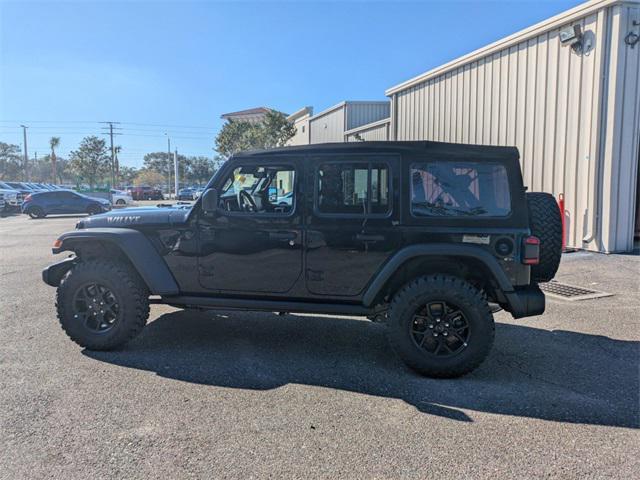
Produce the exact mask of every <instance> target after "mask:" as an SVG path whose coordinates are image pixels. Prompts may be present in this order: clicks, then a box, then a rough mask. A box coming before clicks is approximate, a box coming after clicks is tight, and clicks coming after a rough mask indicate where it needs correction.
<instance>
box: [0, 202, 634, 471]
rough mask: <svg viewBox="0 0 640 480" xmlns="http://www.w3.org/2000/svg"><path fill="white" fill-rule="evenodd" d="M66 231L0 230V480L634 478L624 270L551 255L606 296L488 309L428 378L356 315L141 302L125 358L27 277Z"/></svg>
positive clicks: (13, 220) (629, 302)
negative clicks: (456, 371) (543, 306)
mask: <svg viewBox="0 0 640 480" xmlns="http://www.w3.org/2000/svg"><path fill="white" fill-rule="evenodd" d="M76 221H77V218H74V217H58V218H46V219H43V220H31V219H29V218H27V217H26V216H24V215H21V216H10V217H7V218H0V261H1V263H0V478H2V479H21V478H29V479H32V478H36V479H37V478H60V479H75V478H83V479H86V478H127V479H133V478H216V479H218V478H242V479H248V478H304V479H309V478H362V479H372V478H414V479H425V478H474V479H477V478H493V479H497V478H500V479H503V478H534V477H535V478H539V477H549V478H624V479H630V478H638V472H640V434H639V428H640V411H639V401H640V400H639V392H640V380H639V379H640V285H639V278H640V275H639V274H640V257H639V256H637V255H600V254H591V253H582V252H578V253H573V254H567V255H565V256H564V258H563V263H562V265H561V270H560V274H559V276H558V279H559V280H562V281H566V282H568V283H572V284H576V285H580V286H584V287H589V288H593V289H596V290H603V291H606V292H610V293H615V295H614V296H612V297H606V298H600V299H594V300H584V301H580V302H568V301H560V300H553V299H551V300H548V305H547V312H546V313H545V314H544V315H542V316H539V317H533V318H528V319H522V320H513V319H512V318H511V317H510V315H508V314H505V313H504V312H500V313H497V314H496V321H497V327H496V341H495V347H494V349H493V351H492V353H491V354H490V356H489V358H488V359H487V360H486V361H485V363H484V364H483V365H482V366H481V367H480V368H479V369H478V370H477V371H475V372H473V373H472V374H470V375H467V376H466V377H464V378H461V379H456V380H432V379H427V378H423V377H420V376H418V375H416V374H414V373H412V372H411V371H409V370H408V369H407V368H405V367H404V365H403V364H402V363H401V362H400V361H399V360H398V359H397V358H396V357H395V356H394V355H393V353H392V352H391V351H390V350H389V348H388V347H387V343H386V340H385V337H384V327H383V326H382V325H379V324H373V323H370V322H368V321H365V320H363V319H357V318H338V317H332V316H310V315H287V316H283V317H280V316H277V315H275V314H268V313H240V312H220V311H216V312H206V313H198V312H189V311H180V310H176V309H173V308H170V307H165V306H152V309H151V318H150V323H149V324H148V325H147V327H146V328H145V330H144V331H143V332H142V334H141V335H140V336H139V337H138V338H136V339H135V340H134V341H132V342H131V343H130V344H129V345H128V346H127V347H126V348H124V349H123V350H120V351H115V352H91V351H87V350H83V349H82V348H80V347H78V346H77V345H76V344H74V343H72V342H71V341H70V340H69V339H68V338H67V337H66V336H65V334H64V332H63V331H62V330H61V329H60V327H59V325H58V322H57V319H56V316H55V309H54V293H55V291H54V289H53V288H51V287H49V286H47V285H45V284H44V283H43V282H42V280H41V277H40V271H41V269H42V268H43V267H44V266H46V265H47V264H49V263H53V262H54V261H57V260H58V258H59V257H60V256H54V255H52V254H51V249H50V247H51V244H52V243H53V241H54V240H55V238H56V236H57V235H58V234H59V233H62V232H63V231H66V230H69V229H72V228H73V226H74V224H75V222H76Z"/></svg>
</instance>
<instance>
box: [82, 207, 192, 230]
mask: <svg viewBox="0 0 640 480" xmlns="http://www.w3.org/2000/svg"><path fill="white" fill-rule="evenodd" d="M189 211H190V209H188V208H184V207H141V208H125V209H123V210H116V211H111V212H107V213H103V214H100V215H94V216H91V217H87V218H83V219H82V220H79V221H78V223H77V224H76V228H105V227H110V228H136V227H152V226H159V227H162V226H169V227H170V226H177V225H181V224H184V223H185V222H186V221H187V216H188V215H189Z"/></svg>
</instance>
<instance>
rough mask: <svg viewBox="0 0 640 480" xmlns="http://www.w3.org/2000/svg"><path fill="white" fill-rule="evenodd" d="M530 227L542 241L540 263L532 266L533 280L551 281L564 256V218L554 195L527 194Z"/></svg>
mask: <svg viewBox="0 0 640 480" xmlns="http://www.w3.org/2000/svg"><path fill="white" fill-rule="evenodd" d="M527 207H528V209H529V227H530V228H531V234H532V235H535V236H536V237H538V238H539V239H540V263H539V264H538V265H532V266H531V279H532V280H534V281H536V282H548V281H549V280H551V279H552V278H553V277H554V276H555V274H556V272H557V271H558V267H559V266H560V257H561V255H562V218H561V216H560V215H561V213H560V208H559V207H558V204H557V202H556V199H555V198H554V197H553V195H551V194H549V193H544V192H531V193H527Z"/></svg>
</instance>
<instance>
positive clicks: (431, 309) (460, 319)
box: [411, 301, 471, 357]
mask: <svg viewBox="0 0 640 480" xmlns="http://www.w3.org/2000/svg"><path fill="white" fill-rule="evenodd" d="M470 332H471V329H470V326H469V322H468V321H467V319H466V317H465V316H464V313H463V312H462V310H460V308H459V307H458V306H456V305H453V304H451V303H448V302H445V301H435V302H429V303H427V304H426V305H424V306H423V307H421V308H419V309H418V310H417V311H416V313H415V315H414V316H413V322H412V324H411V338H412V339H413V342H414V344H415V345H416V346H417V347H418V348H420V349H421V350H423V351H424V352H425V353H427V354H429V355H433V356H436V357H447V356H453V355H457V354H458V353H460V352H461V351H462V350H464V349H465V348H466V347H467V345H468V341H469V335H470Z"/></svg>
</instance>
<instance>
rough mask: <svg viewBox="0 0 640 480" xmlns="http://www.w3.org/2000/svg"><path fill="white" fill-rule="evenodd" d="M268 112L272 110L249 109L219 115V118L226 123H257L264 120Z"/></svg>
mask: <svg viewBox="0 0 640 480" xmlns="http://www.w3.org/2000/svg"><path fill="white" fill-rule="evenodd" d="M270 111H272V109H271V108H266V107H257V108H249V109H247V110H240V111H238V112H231V113H224V114H222V115H220V118H222V119H223V120H227V121H228V122H249V123H259V122H261V121H262V120H264V117H265V116H266V115H267V113H269V112H270Z"/></svg>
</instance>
